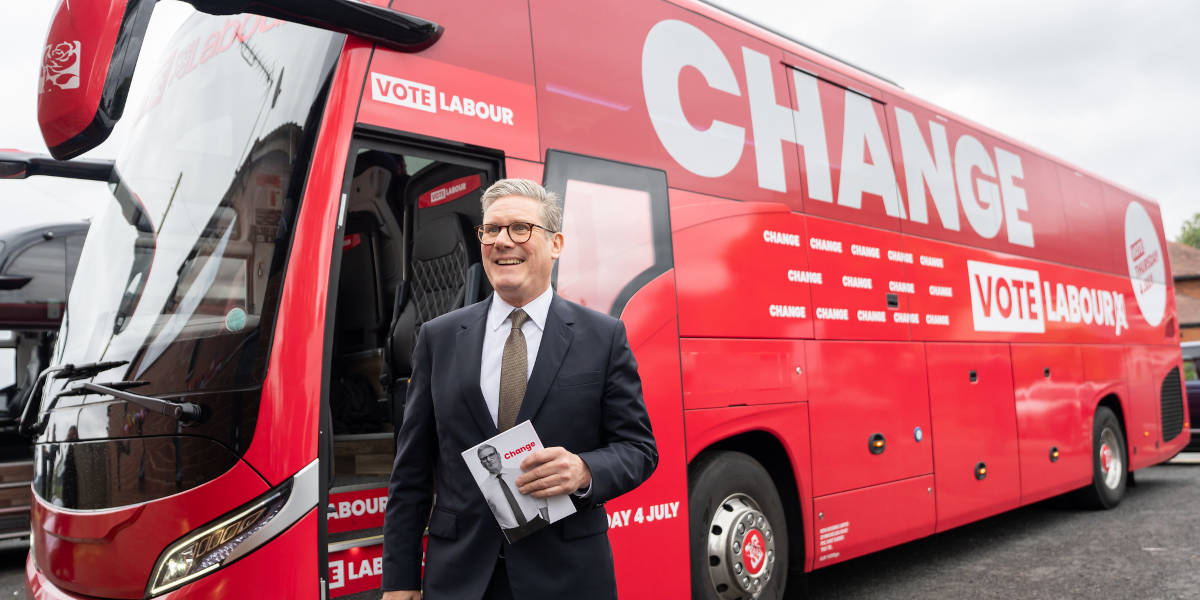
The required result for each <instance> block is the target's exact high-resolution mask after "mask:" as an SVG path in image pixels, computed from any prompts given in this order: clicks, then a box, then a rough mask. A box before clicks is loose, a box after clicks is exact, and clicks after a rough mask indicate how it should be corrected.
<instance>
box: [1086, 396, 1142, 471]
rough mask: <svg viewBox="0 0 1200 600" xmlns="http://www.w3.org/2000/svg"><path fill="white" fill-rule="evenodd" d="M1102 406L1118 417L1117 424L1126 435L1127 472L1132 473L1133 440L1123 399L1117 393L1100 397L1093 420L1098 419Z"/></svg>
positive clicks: (1093, 413) (1094, 407)
mask: <svg viewBox="0 0 1200 600" xmlns="http://www.w3.org/2000/svg"><path fill="white" fill-rule="evenodd" d="M1102 406H1103V407H1105V408H1107V409H1109V410H1111V411H1112V412H1113V415H1115V416H1116V417H1117V423H1118V424H1119V425H1120V426H1121V431H1122V432H1124V433H1125V467H1126V470H1128V471H1132V470H1133V469H1132V468H1130V463H1131V461H1130V459H1129V443H1130V440H1131V439H1133V438H1132V437H1130V431H1129V425H1128V421H1126V419H1125V408H1124V406H1123V405H1122V403H1121V397H1120V396H1119V395H1118V394H1117V393H1116V391H1109V392H1108V393H1106V394H1104V395H1103V396H1101V397H1099V399H1098V400H1096V402H1095V404H1094V405H1093V406H1092V419H1093V420H1095V418H1096V411H1098V410H1100V407H1102Z"/></svg>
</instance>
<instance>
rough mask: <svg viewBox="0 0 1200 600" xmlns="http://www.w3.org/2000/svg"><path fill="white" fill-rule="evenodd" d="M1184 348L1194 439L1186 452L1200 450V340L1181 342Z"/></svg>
mask: <svg viewBox="0 0 1200 600" xmlns="http://www.w3.org/2000/svg"><path fill="white" fill-rule="evenodd" d="M1180 347H1181V349H1182V350H1183V378H1184V387H1185V388H1186V394H1187V403H1188V414H1189V415H1191V418H1192V420H1191V422H1190V424H1189V426H1190V427H1191V431H1190V433H1191V435H1192V439H1191V441H1189V442H1188V445H1187V446H1186V447H1185V448H1184V449H1183V451H1184V452H1200V422H1197V421H1196V419H1197V418H1200V342H1184V343H1182V344H1180Z"/></svg>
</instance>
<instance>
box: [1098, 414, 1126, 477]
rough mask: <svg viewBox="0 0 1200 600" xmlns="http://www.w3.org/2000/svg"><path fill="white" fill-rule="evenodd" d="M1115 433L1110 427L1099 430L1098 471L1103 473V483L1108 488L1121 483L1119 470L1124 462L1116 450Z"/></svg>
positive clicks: (1123, 466) (1123, 465)
mask: <svg viewBox="0 0 1200 600" xmlns="http://www.w3.org/2000/svg"><path fill="white" fill-rule="evenodd" d="M1118 447H1119V446H1117V434H1116V433H1113V430H1111V429H1107V428H1106V429H1105V430H1104V431H1102V432H1100V450H1099V452H1100V471H1101V473H1103V474H1104V485H1105V487H1107V488H1108V489H1110V490H1115V489H1117V486H1118V485H1120V484H1121V472H1122V471H1124V470H1125V463H1124V460H1123V458H1122V457H1121V453H1120V452H1118V451H1117V448H1118Z"/></svg>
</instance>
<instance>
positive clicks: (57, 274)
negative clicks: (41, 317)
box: [0, 238, 67, 318]
mask: <svg viewBox="0 0 1200 600" xmlns="http://www.w3.org/2000/svg"><path fill="white" fill-rule="evenodd" d="M66 252H67V250H66V246H65V245H64V244H63V240H62V239H61V238H52V239H49V240H44V241H40V242H37V243H36V244H33V245H32V246H30V247H28V248H26V249H25V250H22V251H21V253H20V254H18V255H17V256H16V258H14V259H12V261H11V262H10V263H9V266H8V268H6V269H5V270H4V271H5V273H6V274H11V275H28V276H31V277H33V280H32V281H30V282H29V283H28V284H26V285H25V286H24V287H22V288H21V289H20V290H19V291H16V292H9V293H8V297H7V298H4V299H2V300H0V301H2V302H10V303H35V304H55V303H61V302H66V300H67V288H66V280H65V279H64V277H63V268H64V264H65V263H66V260H67V257H66ZM53 317H54V318H57V315H54V316H53Z"/></svg>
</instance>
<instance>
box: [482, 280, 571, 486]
mask: <svg viewBox="0 0 1200 600" xmlns="http://www.w3.org/2000/svg"><path fill="white" fill-rule="evenodd" d="M553 299H554V289H553V288H549V287H548V288H546V291H544V292H542V295H541V296H538V297H537V298H534V299H533V300H532V301H531V302H530V303H529V304H526V305H525V306H522V307H521V308H522V309H524V310H525V314H527V315H529V318H528V319H525V323H523V324H522V325H521V333H522V334H524V335H525V350H526V352H527V353H528V355H529V358H528V359H527V362H526V363H525V380H526V381H528V380H529V376H530V375H532V374H533V363H534V362H535V361H536V360H537V354H538V348H539V347H541V345H542V332H543V331H545V330H546V316H547V315H549V314H550V301H551V300H553ZM513 308H514V307H513V306H512V305H511V304H509V303H507V302H505V301H504V300H502V299H500V294H497V293H494V292H493V293H492V306H491V308H489V309H488V315H487V323H484V330H483V358H482V360H480V362H479V391H481V392H483V400H484V402H486V403H487V407H488V413H490V414H491V415H492V422H493V423H498V419H497V417H496V415H497V413H498V412H499V411H500V363H501V362H502V361H503V360H504V342H507V341H508V334H509V332H511V331H512V321H511V320H510V319H509V318H508V317H509V315H511V314H512V311H513ZM591 492H592V484H591V483H588V484H587V486H585V487H582V488H580V489H578V490H575V491H574V492H573V493H572V495H574V496H578V497H580V498H586V497H587V496H588V495H589V494H591Z"/></svg>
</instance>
